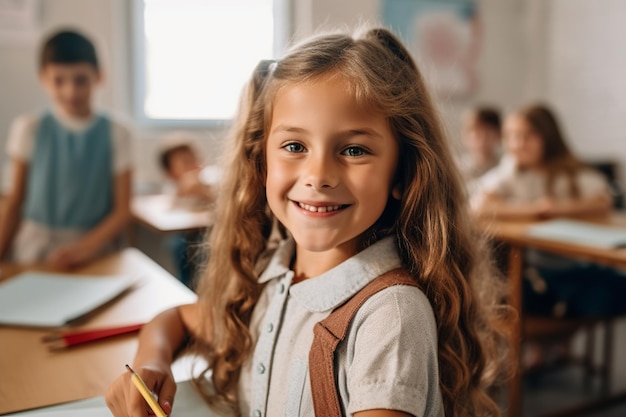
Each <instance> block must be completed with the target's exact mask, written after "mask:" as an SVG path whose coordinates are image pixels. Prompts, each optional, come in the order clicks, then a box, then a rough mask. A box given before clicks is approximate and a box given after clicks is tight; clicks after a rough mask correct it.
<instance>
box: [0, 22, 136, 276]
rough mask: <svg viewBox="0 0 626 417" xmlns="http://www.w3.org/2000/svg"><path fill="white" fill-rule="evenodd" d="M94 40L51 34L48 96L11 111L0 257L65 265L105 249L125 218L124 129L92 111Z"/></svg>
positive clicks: (44, 59) (45, 60) (44, 73)
mask: <svg viewBox="0 0 626 417" xmlns="http://www.w3.org/2000/svg"><path fill="white" fill-rule="evenodd" d="M101 79H102V73H101V70H100V66H99V62H98V58H97V54H96V50H95V47H94V45H93V44H92V43H91V41H90V40H89V39H87V38H86V37H85V36H83V35H82V34H80V33H78V32H75V31H69V30H66V31H61V32H58V33H56V34H54V35H52V36H51V37H49V38H48V39H47V40H46V41H45V43H44V44H43V47H42V49H41V54H40V57H39V80H40V82H41V85H42V87H43V89H44V90H45V92H46V93H47V95H48V96H49V98H50V101H51V102H52V106H51V108H50V110H48V111H46V112H44V113H43V114H40V115H37V116H30V115H29V116H22V117H19V118H17V119H16V120H15V121H14V123H13V125H12V126H11V130H10V133H9V138H8V142H7V151H8V154H9V156H10V158H11V164H12V174H13V176H12V183H11V188H10V190H9V192H8V196H7V201H6V205H5V207H4V210H3V213H2V216H1V217H0V257H2V258H4V257H5V256H6V255H7V254H8V253H9V249H12V256H13V261H15V262H18V263H29V264H30V263H41V262H45V263H48V264H50V265H52V266H54V267H56V268H61V269H65V268H70V267H73V266H76V265H80V264H82V263H85V262H87V261H89V260H90V259H92V258H94V257H95V256H97V255H98V254H101V253H102V252H104V251H106V250H110V249H111V246H112V242H113V240H114V239H115V238H116V237H118V235H119V234H120V232H121V231H122V229H123V228H124V227H125V226H126V224H127V222H128V219H129V217H130V204H129V201H130V184H131V161H130V156H129V155H130V149H129V148H130V140H131V138H130V134H129V131H128V130H127V129H126V128H125V127H124V126H122V125H121V124H120V123H118V122H116V121H114V120H112V119H111V118H110V117H109V116H107V115H104V114H100V113H96V112H94V108H93V104H92V101H93V98H94V97H93V96H94V91H95V89H96V87H97V86H98V85H99V84H100V82H101Z"/></svg>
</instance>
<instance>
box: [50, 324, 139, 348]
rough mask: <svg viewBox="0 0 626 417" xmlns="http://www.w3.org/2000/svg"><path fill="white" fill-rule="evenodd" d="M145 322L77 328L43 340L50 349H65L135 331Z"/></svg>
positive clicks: (53, 334)
mask: <svg viewBox="0 0 626 417" xmlns="http://www.w3.org/2000/svg"><path fill="white" fill-rule="evenodd" d="M142 326H143V323H140V324H131V325H128V326H119V327H108V328H101V329H91V330H75V331H69V332H60V333H52V334H49V335H47V336H44V337H43V339H42V340H43V342H44V343H47V344H48V348H49V349H50V350H55V349H63V348H67V347H71V346H76V345H81V344H83V343H89V342H93V341H95V340H100V339H106V338H109V337H114V336H119V335H123V334H127V333H133V332H136V331H138V330H139V329H141V327H142Z"/></svg>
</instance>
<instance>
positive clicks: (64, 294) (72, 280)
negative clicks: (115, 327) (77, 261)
mask: <svg viewBox="0 0 626 417" xmlns="http://www.w3.org/2000/svg"><path fill="white" fill-rule="evenodd" d="M135 281H136V279H135V278H133V277H129V276H107V277H94V276H76V275H63V274H48V273H42V272H24V273H22V274H19V275H17V276H15V277H13V278H11V279H9V280H8V281H5V282H3V283H1V284H0V324H8V325H16V326H33V327H58V326H63V325H65V324H67V323H69V322H70V321H72V320H75V319H77V318H79V317H81V316H83V315H85V314H87V313H89V312H90V311H92V310H94V309H95V308H97V307H99V306H101V305H103V304H104V303H106V302H107V301H110V300H111V299H113V298H114V297H116V296H117V295H119V294H120V293H122V292H123V291H124V290H126V289H127V288H129V287H130V286H131V285H132V284H133V283H134V282H135Z"/></svg>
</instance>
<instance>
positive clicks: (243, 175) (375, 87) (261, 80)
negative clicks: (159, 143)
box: [198, 28, 501, 417]
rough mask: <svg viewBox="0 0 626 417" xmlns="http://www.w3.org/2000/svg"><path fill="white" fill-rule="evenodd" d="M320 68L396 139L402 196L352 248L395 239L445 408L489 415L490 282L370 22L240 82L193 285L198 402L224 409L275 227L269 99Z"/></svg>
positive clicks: (457, 200) (463, 213) (389, 48)
mask: <svg viewBox="0 0 626 417" xmlns="http://www.w3.org/2000/svg"><path fill="white" fill-rule="evenodd" d="M327 76H341V77H342V78H343V79H344V80H345V82H346V83H347V84H348V85H349V87H350V88H351V91H352V93H353V94H354V96H355V98H356V99H357V100H358V101H359V103H363V104H365V105H368V106H370V108H372V109H373V111H378V112H382V113H383V114H384V115H385V116H386V117H387V118H388V120H389V123H390V126H391V128H392V131H393V132H394V134H395V137H396V139H397V140H398V143H399V146H400V158H399V162H398V167H397V181H398V182H399V183H400V184H401V187H402V198H401V200H400V201H398V200H395V199H393V198H389V199H388V204H387V207H386V209H385V211H384V213H383V215H382V216H381V218H380V219H379V220H378V221H377V222H376V224H374V225H373V226H372V227H371V228H370V229H369V230H368V231H367V232H366V233H365V238H366V239H364V246H366V245H367V244H370V243H372V242H374V241H376V240H378V239H380V238H381V237H383V236H386V235H393V236H395V238H396V241H397V246H398V251H399V253H400V256H401V259H402V263H403V266H404V268H406V270H407V271H409V272H410V273H411V274H412V275H413V276H414V277H415V279H416V281H418V282H419V284H420V286H421V288H422V290H423V291H424V293H425V294H426V295H427V297H428V299H429V300H430V302H431V304H432V307H433V310H434V312H435V317H436V321H437V327H438V338H439V347H438V350H439V352H438V353H439V370H440V375H439V376H440V386H441V390H442V394H443V400H444V406H445V411H446V415H447V416H451V417H454V416H482V415H498V414H499V411H498V409H497V407H496V405H495V404H494V402H493V401H492V400H491V399H490V398H489V397H488V396H487V395H486V393H485V387H486V386H487V384H488V383H489V382H490V380H491V379H492V377H493V376H494V375H495V372H493V370H494V369H493V368H494V365H495V364H496V362H495V361H493V359H494V358H495V355H494V349H495V348H496V347H498V346H497V343H499V341H500V340H501V339H498V338H497V337H496V335H495V330H494V327H493V325H492V323H493V321H494V314H493V310H488V308H489V307H493V306H495V304H496V303H498V302H499V301H500V299H499V298H498V297H499V296H500V294H496V288H500V286H499V285H494V281H493V279H494V275H493V274H491V270H490V265H489V263H488V262H486V261H485V260H487V259H488V258H489V257H488V256H487V257H483V256H484V255H485V253H483V252H481V251H480V250H479V249H478V247H479V246H480V245H477V244H476V239H475V235H474V234H473V232H472V230H470V222H469V219H468V218H467V216H468V214H467V213H468V211H467V209H466V202H465V198H464V193H463V191H462V190H463V189H462V186H461V182H460V180H459V177H458V174H457V171H456V169H455V168H454V166H455V165H454V162H453V160H452V158H451V156H450V152H449V149H448V145H447V143H446V139H445V137H444V134H443V132H442V128H441V126H440V122H439V120H438V117H437V115H436V112H435V110H434V107H433V104H432V102H431V99H430V97H429V95H428V92H427V89H426V86H425V84H424V81H423V79H422V77H421V75H420V73H419V71H418V69H417V67H416V65H415V63H414V62H413V60H412V58H411V57H410V55H409V52H408V51H407V50H406V49H405V47H404V46H403V45H402V44H401V43H400V41H399V40H398V39H397V38H396V37H395V36H394V35H393V34H392V33H391V32H390V31H388V30H386V29H381V28H376V29H370V30H367V31H364V33H362V34H361V35H359V36H355V37H351V36H348V35H345V34H329V35H325V36H319V37H316V38H313V39H312V40H309V41H307V42H306V43H303V44H300V45H298V46H296V47H294V48H293V49H292V50H291V52H290V53H289V54H288V55H287V56H286V57H285V58H283V59H282V60H280V61H279V62H276V63H270V62H262V63H261V64H259V66H258V67H257V70H256V71H255V74H254V76H253V78H252V80H251V82H250V84H249V85H248V88H247V90H246V92H245V94H244V98H243V101H242V103H241V109H242V110H241V113H240V115H239V118H238V120H237V122H236V125H235V129H234V137H233V138H232V139H231V143H230V145H231V149H230V152H229V153H228V158H227V160H226V161H225V163H226V166H227V167H228V168H227V174H226V177H225V183H224V185H223V188H222V194H221V196H220V197H219V200H218V208H217V213H216V218H217V219H218V220H217V222H216V224H215V226H214V230H213V233H212V236H211V238H210V250H211V256H210V262H209V265H208V268H207V271H206V273H205V275H204V277H203V278H202V280H201V282H200V286H199V289H198V295H199V302H200V304H201V306H202V308H203V310H204V311H205V312H206V316H207V317H208V320H210V323H207V328H212V329H213V330H212V334H211V335H210V336H209V338H210V340H212V344H211V346H208V347H204V349H203V352H204V353H205V356H206V358H207V360H208V364H209V366H208V367H209V368H210V369H211V371H212V373H211V380H212V386H213V387H212V388H211V390H214V392H211V393H209V394H208V397H209V399H211V400H221V401H222V402H226V403H230V404H231V405H234V406H236V401H237V383H238V378H239V373H240V370H241V367H242V364H243V363H244V361H246V359H247V358H249V356H250V353H251V351H252V349H253V341H252V338H251V334H250V329H249V323H250V318H251V315H252V311H253V309H254V306H255V304H256V303H257V300H258V299H259V296H260V294H261V290H262V286H261V285H260V284H259V283H258V282H257V277H258V272H259V271H258V269H259V268H258V263H259V260H260V258H261V255H262V254H263V253H264V251H266V250H267V249H268V242H269V238H270V233H271V232H272V230H273V225H274V223H275V221H274V217H273V215H272V213H271V212H270V210H269V208H268V204H267V200H266V196H265V188H264V183H265V171H266V166H265V164H266V159H265V140H266V134H267V130H268V127H269V124H270V122H271V116H272V99H273V97H274V96H275V94H276V92H277V91H278V90H279V89H280V88H282V87H284V86H285V85H293V84H296V83H302V82H308V81H316V80H319V79H322V78H323V77H327ZM383 197H384V196H381V198H383ZM274 230H276V229H274ZM485 271H488V273H485ZM481 273H484V274H482V275H481ZM207 371H208V369H207ZM201 379H202V378H199V379H198V381H200V380H201Z"/></svg>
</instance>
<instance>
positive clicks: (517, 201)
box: [475, 105, 626, 362]
mask: <svg viewBox="0 0 626 417" xmlns="http://www.w3.org/2000/svg"><path fill="white" fill-rule="evenodd" d="M504 145H505V149H506V152H507V154H508V157H509V158H510V159H511V161H512V166H511V169H508V170H504V169H497V168H496V169H494V170H492V171H490V172H489V173H487V174H486V175H485V176H484V177H483V178H482V179H481V180H480V183H481V184H480V189H481V190H482V194H481V196H480V198H479V199H478V201H477V203H476V206H475V209H476V212H477V214H478V215H480V216H486V217H497V218H505V219H522V218H527V219H533V218H535V219H545V218H553V217H571V216H576V217H581V216H597V215H605V214H608V213H609V211H610V210H611V195H610V192H609V187H608V184H607V181H606V180H605V178H604V177H603V176H602V175H601V174H600V173H598V172H596V171H594V170H593V169H591V168H589V167H587V166H585V165H584V164H582V163H581V162H580V161H579V160H578V159H577V158H576V157H575V156H574V155H573V154H572V152H571V151H570V150H569V148H568V146H567V144H566V142H565V139H564V138H563V135H562V133H561V129H560V127H559V125H558V123H557V120H556V118H555V116H554V115H553V113H552V112H551V111H550V110H549V109H548V108H547V107H545V106H541V105H535V106H530V107H527V108H525V109H522V110H520V111H518V112H515V113H513V114H511V115H509V116H508V117H507V119H506V121H505V124H504ZM525 261H526V269H525V279H524V310H525V313H530V314H533V315H544V316H553V317H566V318H583V317H608V316H613V315H617V314H624V313H626V303H624V302H623V301H622V294H625V293H626V275H624V274H623V273H621V272H620V271H617V270H614V269H611V268H605V267H600V266H597V265H591V264H587V263H583V262H579V261H575V260H573V259H566V258H563V257H557V256H555V255H550V254H547V253H544V252H540V251H536V250H528V251H527V252H526V255H525ZM531 362H536V361H535V360H531Z"/></svg>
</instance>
